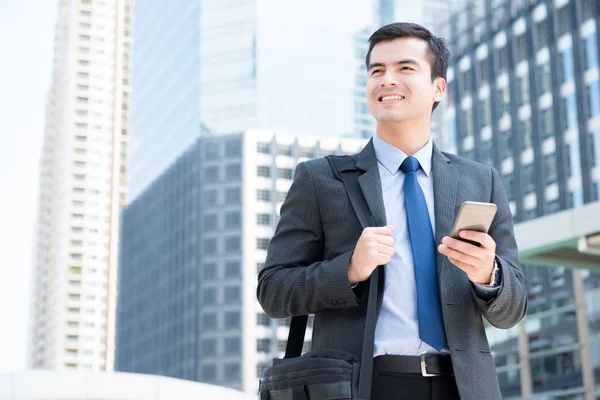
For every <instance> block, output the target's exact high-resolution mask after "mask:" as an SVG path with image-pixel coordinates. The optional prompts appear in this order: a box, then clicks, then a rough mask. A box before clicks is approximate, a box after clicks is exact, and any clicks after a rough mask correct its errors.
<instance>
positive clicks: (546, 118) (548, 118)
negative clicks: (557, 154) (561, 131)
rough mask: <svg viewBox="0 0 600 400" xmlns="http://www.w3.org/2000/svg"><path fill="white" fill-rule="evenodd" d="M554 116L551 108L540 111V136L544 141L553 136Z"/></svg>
mask: <svg viewBox="0 0 600 400" xmlns="http://www.w3.org/2000/svg"><path fill="white" fill-rule="evenodd" d="M553 118H554V114H553V112H552V109H551V108H548V109H546V110H542V120H541V123H542V136H543V138H544V139H547V138H549V137H552V136H554V120H553Z"/></svg>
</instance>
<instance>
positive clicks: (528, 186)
mask: <svg viewBox="0 0 600 400" xmlns="http://www.w3.org/2000/svg"><path fill="white" fill-rule="evenodd" d="M534 190H535V175H534V170H533V164H527V165H524V166H523V192H524V193H529V192H533V191H534Z"/></svg>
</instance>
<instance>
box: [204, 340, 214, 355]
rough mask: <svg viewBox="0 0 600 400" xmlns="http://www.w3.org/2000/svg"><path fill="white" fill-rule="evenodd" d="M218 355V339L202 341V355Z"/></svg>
mask: <svg viewBox="0 0 600 400" xmlns="http://www.w3.org/2000/svg"><path fill="white" fill-rule="evenodd" d="M216 354H217V339H214V338H207V339H202V355H203V356H214V355H216Z"/></svg>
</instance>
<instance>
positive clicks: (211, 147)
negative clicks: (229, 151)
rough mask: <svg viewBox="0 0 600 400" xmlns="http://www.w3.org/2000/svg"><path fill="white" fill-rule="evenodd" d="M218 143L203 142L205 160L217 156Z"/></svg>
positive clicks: (218, 150)
mask: <svg viewBox="0 0 600 400" xmlns="http://www.w3.org/2000/svg"><path fill="white" fill-rule="evenodd" d="M219 144H220V143H218V142H216V143H205V144H204V158H205V159H206V160H216V159H217V158H219V153H220V146H219Z"/></svg>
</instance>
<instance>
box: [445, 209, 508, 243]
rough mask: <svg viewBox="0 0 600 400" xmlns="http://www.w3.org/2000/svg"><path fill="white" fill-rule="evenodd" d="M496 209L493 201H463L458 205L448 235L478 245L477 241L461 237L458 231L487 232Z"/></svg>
mask: <svg viewBox="0 0 600 400" xmlns="http://www.w3.org/2000/svg"><path fill="white" fill-rule="evenodd" d="M496 209H497V207H496V205H495V204H494V203H479V202H476V201H465V202H464V203H463V204H462V205H461V207H460V211H459V212H458V215H457V216H456V220H455V221H454V226H453V227H452V231H451V232H450V235H448V236H450V237H451V238H454V239H458V240H462V241H465V242H468V243H471V244H474V245H476V246H478V245H479V243H477V242H473V241H471V240H467V239H463V238H461V237H460V231H464V230H470V231H477V232H483V233H487V232H488V230H489V229H490V226H491V225H492V221H493V220H494V216H495V215H496Z"/></svg>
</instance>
